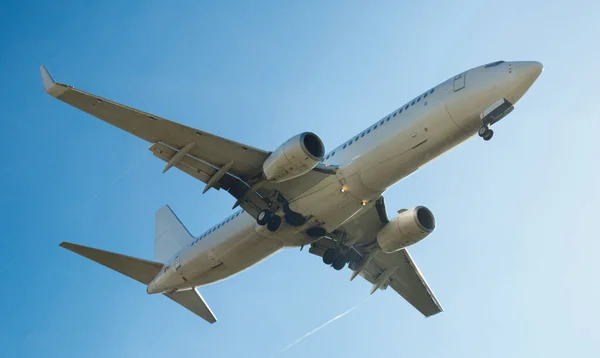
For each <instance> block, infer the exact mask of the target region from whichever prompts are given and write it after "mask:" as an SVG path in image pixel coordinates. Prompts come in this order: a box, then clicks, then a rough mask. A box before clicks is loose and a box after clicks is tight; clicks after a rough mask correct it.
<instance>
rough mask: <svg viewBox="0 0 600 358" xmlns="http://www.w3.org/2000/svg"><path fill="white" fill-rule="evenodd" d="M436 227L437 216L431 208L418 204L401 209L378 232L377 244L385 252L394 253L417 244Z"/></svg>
mask: <svg viewBox="0 0 600 358" xmlns="http://www.w3.org/2000/svg"><path fill="white" fill-rule="evenodd" d="M434 229H435V217H434V216H433V214H432V213H431V211H430V210H429V209H427V208H426V207H424V206H417V207H415V208H412V209H408V210H404V211H401V212H400V214H399V215H398V216H396V217H395V218H393V219H392V220H390V221H389V222H388V223H387V224H385V226H384V227H382V228H381V229H380V230H379V232H378V233H377V244H379V247H380V248H381V250H382V251H383V252H385V253H388V254H389V253H392V252H396V251H398V250H401V249H403V248H405V247H407V246H410V245H412V244H415V243H417V242H419V241H421V240H423V239H424V238H426V237H427V236H428V235H429V234H431V233H432V232H433V230H434Z"/></svg>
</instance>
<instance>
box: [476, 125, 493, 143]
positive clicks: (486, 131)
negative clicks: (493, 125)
mask: <svg viewBox="0 0 600 358" xmlns="http://www.w3.org/2000/svg"><path fill="white" fill-rule="evenodd" d="M477 134H479V136H480V137H481V138H483V140H485V141H488V140H490V139H492V137H493V136H494V131H493V130H491V129H490V125H489V124H484V125H483V126H481V128H479V131H478V132H477Z"/></svg>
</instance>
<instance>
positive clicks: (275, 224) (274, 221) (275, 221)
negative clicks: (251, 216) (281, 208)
mask: <svg viewBox="0 0 600 358" xmlns="http://www.w3.org/2000/svg"><path fill="white" fill-rule="evenodd" d="M280 226H281V216H279V215H273V216H272V217H271V220H269V222H268V223H267V229H269V231H271V232H275V231H277V229H279V227H280Z"/></svg>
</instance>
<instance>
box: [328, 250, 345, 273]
mask: <svg viewBox="0 0 600 358" xmlns="http://www.w3.org/2000/svg"><path fill="white" fill-rule="evenodd" d="M347 262H348V259H347V258H346V256H344V255H342V253H341V252H340V251H339V250H336V249H327V251H325V253H324V254H323V263H324V264H325V265H330V266H331V267H333V269H334V270H337V271H339V270H341V269H343V268H344V266H346V263H347Z"/></svg>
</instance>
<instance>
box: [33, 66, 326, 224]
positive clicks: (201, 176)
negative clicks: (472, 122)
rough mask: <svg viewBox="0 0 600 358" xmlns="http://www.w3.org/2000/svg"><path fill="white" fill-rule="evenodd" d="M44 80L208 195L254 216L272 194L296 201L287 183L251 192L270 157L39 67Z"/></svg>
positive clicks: (310, 179)
mask: <svg viewBox="0 0 600 358" xmlns="http://www.w3.org/2000/svg"><path fill="white" fill-rule="evenodd" d="M41 74H42V81H43V84H44V89H45V90H46V92H47V93H48V94H50V95H51V96H52V97H55V98H57V99H59V100H61V101H63V102H65V103H68V104H70V105H72V106H73V107H76V108H78V109H80V110H82V111H84V112H87V113H89V114H91V115H92V116H94V117H97V118H100V119H101V120H103V121H105V122H107V123H110V124H112V125H114V126H116V127H118V128H121V129H123V130H125V131H127V132H129V133H131V134H133V135H135V136H137V137H139V138H141V139H144V140H146V141H148V142H150V143H152V145H151V146H150V151H152V154H154V155H155V156H156V157H158V158H160V159H162V160H164V161H165V162H167V164H166V166H165V169H164V170H163V173H164V172H165V171H167V170H168V169H170V168H171V167H176V168H178V169H180V170H182V171H183V172H185V173H187V174H189V175H191V176H193V177H194V178H196V179H198V180H200V181H202V182H204V183H206V187H205V189H204V191H206V190H208V189H210V188H214V189H217V190H219V189H224V190H226V191H228V192H229V193H230V194H231V195H232V196H233V197H235V198H236V199H238V202H239V204H240V206H241V207H242V208H243V209H244V210H246V211H247V212H249V213H250V214H251V215H253V216H256V215H257V214H258V213H259V212H260V210H262V209H265V208H267V207H268V205H267V203H268V200H269V199H267V196H269V195H271V194H272V193H273V191H274V190H275V191H277V192H279V193H281V194H282V195H284V196H286V197H289V198H291V197H293V194H294V192H293V191H294V189H296V187H295V186H294V185H292V184H293V183H287V182H286V183H281V184H280V185H277V184H275V185H272V184H271V185H270V187H268V188H258V189H255V190H249V189H251V188H252V185H253V184H254V183H255V182H256V181H257V180H258V179H259V178H260V176H261V173H262V164H263V162H264V161H265V160H266V159H267V157H268V156H269V155H270V154H271V153H270V152H267V151H264V150H261V149H257V148H253V147H251V146H249V145H245V144H242V143H238V142H234V141H232V140H229V139H226V138H222V137H219V136H216V135H213V134H210V133H207V132H204V131H200V130H198V129H195V128H192V127H188V126H185V125H182V124H179V123H176V122H172V121H170V120H167V119H165V118H162V117H159V116H156V115H153V114H150V113H146V112H142V111H140V110H137V109H134V108H130V107H127V106H125V105H122V104H119V103H116V102H113V101H111V100H108V99H105V98H102V97H100V96H96V95H94V94H91V93H87V92H84V91H82V90H79V89H76V88H74V87H73V86H70V85H66V84H63V83H58V82H56V81H54V79H53V78H52V76H51V75H50V73H49V72H48V70H47V69H46V67H44V66H42V67H41ZM326 175H329V174H327V173H325V172H323V169H322V168H320V167H319V168H316V169H315V170H314V171H312V172H310V173H308V174H307V175H306V176H303V183H304V184H307V183H308V184H310V183H312V184H313V185H314V184H316V182H318V181H320V180H322V179H323V178H324V176H326Z"/></svg>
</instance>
